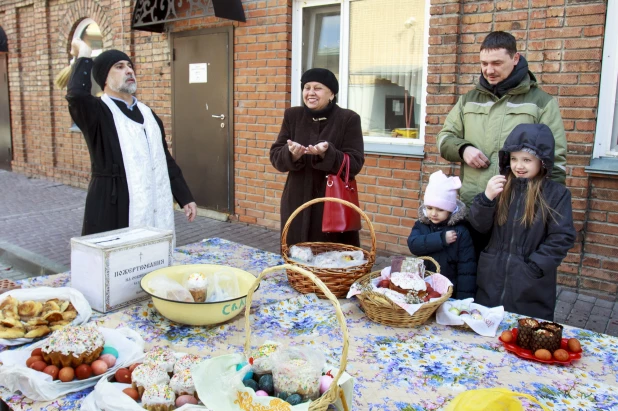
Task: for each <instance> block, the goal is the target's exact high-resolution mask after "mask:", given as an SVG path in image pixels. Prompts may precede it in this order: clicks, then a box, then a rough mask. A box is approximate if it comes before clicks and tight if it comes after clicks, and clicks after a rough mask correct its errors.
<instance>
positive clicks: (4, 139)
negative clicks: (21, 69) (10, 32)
mask: <svg viewBox="0 0 618 411" xmlns="http://www.w3.org/2000/svg"><path fill="white" fill-rule="evenodd" d="M6 56H7V54H6V53H0V168H1V169H4V170H10V169H11V160H12V159H13V154H12V146H11V110H10V107H9V78H8V73H7V58H6Z"/></svg>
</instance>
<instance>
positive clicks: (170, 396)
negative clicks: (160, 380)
mask: <svg viewBox="0 0 618 411" xmlns="http://www.w3.org/2000/svg"><path fill="white" fill-rule="evenodd" d="M136 369H137V368H136ZM175 401H176V395H175V394H174V391H172V388H171V387H170V386H169V385H167V384H154V385H151V386H150V387H148V388H146V390H145V391H144V394H143V395H142V404H143V405H159V404H161V405H170V406H173V405H174V404H175Z"/></svg>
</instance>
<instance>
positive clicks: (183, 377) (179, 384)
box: [170, 370, 195, 395]
mask: <svg viewBox="0 0 618 411" xmlns="http://www.w3.org/2000/svg"><path fill="white" fill-rule="evenodd" d="M170 387H172V390H174V392H175V393H176V394H178V395H181V393H185V394H190V395H193V394H194V393H195V384H194V383H193V377H191V371H190V370H184V371H181V372H179V373H178V374H174V376H173V377H172V379H171V380H170Z"/></svg>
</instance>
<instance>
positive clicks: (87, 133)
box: [66, 58, 193, 235]
mask: <svg viewBox="0 0 618 411" xmlns="http://www.w3.org/2000/svg"><path fill="white" fill-rule="evenodd" d="M92 65H93V64H92V59H91V58H79V59H77V61H76V62H75V66H74V68H73V72H72V73H71V78H70V80H69V83H68V86H67V95H66V99H67V100H68V102H69V112H70V113H71V118H72V119H73V121H74V122H75V124H77V126H78V127H79V129H80V130H81V131H82V133H83V134H84V138H85V140H86V145H87V146H88V151H89V153H90V168H91V170H92V177H91V179H90V184H89V185H88V195H87V196H86V209H85V210H84V224H83V227H82V235H88V234H96V233H102V232H105V231H109V230H116V229H118V228H125V227H128V226H129V187H128V184H127V176H126V174H125V170H124V162H123V159H122V149H121V148H120V140H118V133H117V132H116V125H115V123H114V117H113V115H112V112H111V111H110V109H109V107H107V105H106V104H105V103H104V102H103V101H102V100H101V99H100V98H98V97H94V96H93V95H92V94H90V90H91V86H92V82H91V75H90V73H91V71H92ZM113 101H114V102H116V103H117V105H118V107H119V108H120V110H122V112H123V113H124V114H125V115H126V116H127V117H129V118H130V119H131V120H133V121H136V122H143V121H144V118H143V116H142V114H141V113H140V112H139V108H138V107H137V106H135V108H134V111H130V110H129V109H128V108H127V105H126V104H125V103H122V102H120V103H118V102H117V101H116V100H113ZM152 114H153V115H154V118H155V120H156V121H157V124H159V128H160V129H161V137H162V140H161V144H163V150H164V151H165V159H166V162H167V171H168V174H169V177H170V186H171V189H172V195H173V196H174V199H175V200H176V201H177V202H178V205H180V206H181V207H184V206H185V205H186V204H189V203H191V202H193V196H192V195H191V191H190V190H189V187H188V186H187V183H186V182H185V179H184V177H183V175H182V171H181V170H180V167H178V165H177V164H176V161H174V158H173V157H172V156H171V155H170V152H169V150H168V149H167V142H166V141H165V130H164V129H163V122H162V121H161V119H160V118H159V117H158V116H157V115H156V114H155V113H154V112H153V113H152ZM171 206H172V205H171V204H170V207H171Z"/></svg>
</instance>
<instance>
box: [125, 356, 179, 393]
mask: <svg viewBox="0 0 618 411" xmlns="http://www.w3.org/2000/svg"><path fill="white" fill-rule="evenodd" d="M131 380H132V386H133V388H135V389H136V390H137V391H138V392H139V395H140V396H141V395H142V394H143V393H144V391H145V390H146V389H147V388H149V387H151V386H153V385H155V384H165V385H166V384H168V383H169V382H170V376H169V374H168V373H167V371H165V369H163V368H162V367H161V366H159V365H157V364H153V363H150V364H140V365H138V366H137V367H135V369H134V370H133V373H132V374H131Z"/></svg>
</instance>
